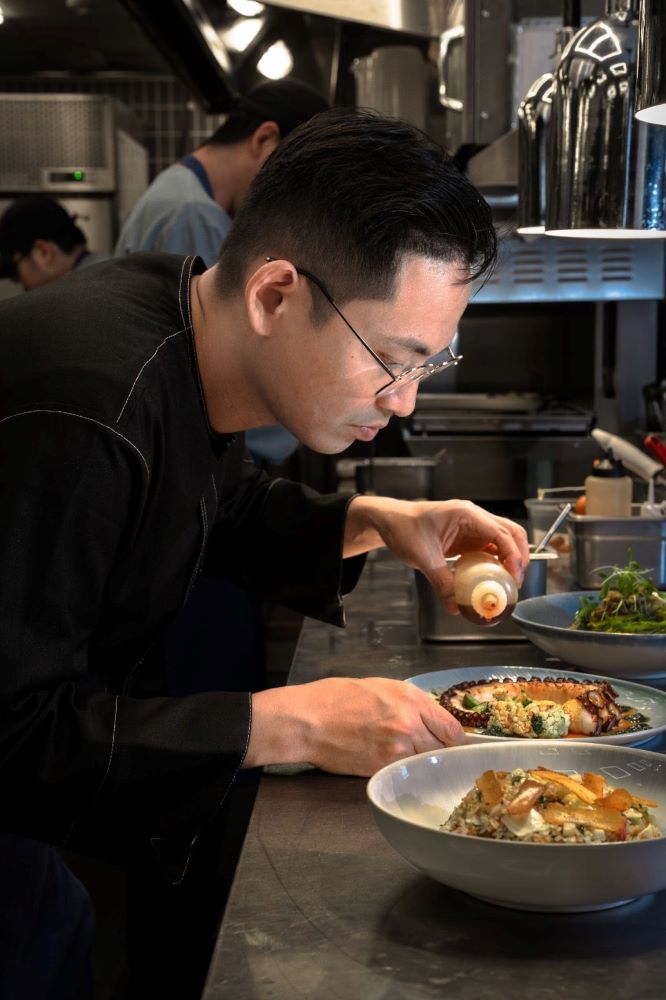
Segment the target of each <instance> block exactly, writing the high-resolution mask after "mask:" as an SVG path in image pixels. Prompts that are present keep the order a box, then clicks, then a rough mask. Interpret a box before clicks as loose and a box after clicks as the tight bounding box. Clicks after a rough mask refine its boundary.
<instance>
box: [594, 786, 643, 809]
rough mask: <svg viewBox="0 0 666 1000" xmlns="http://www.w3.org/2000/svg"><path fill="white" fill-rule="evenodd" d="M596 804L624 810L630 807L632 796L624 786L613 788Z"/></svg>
mask: <svg viewBox="0 0 666 1000" xmlns="http://www.w3.org/2000/svg"><path fill="white" fill-rule="evenodd" d="M597 804H598V805H600V806H604V807H605V808H606V809H617V811H618V812H624V810H625V809H631V807H632V805H633V804H634V798H633V795H632V794H631V793H630V792H628V791H627V790H626V788H614V789H613V791H612V792H611V793H610V794H609V795H605V796H604V797H603V799H599V800H598V803H597Z"/></svg>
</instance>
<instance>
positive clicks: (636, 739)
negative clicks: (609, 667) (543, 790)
mask: <svg viewBox="0 0 666 1000" xmlns="http://www.w3.org/2000/svg"><path fill="white" fill-rule="evenodd" d="M571 676H574V677H575V679H576V680H577V681H584V680H591V681H608V682H609V683H610V684H612V686H613V688H614V689H615V691H617V700H618V702H619V703H620V704H621V705H631V707H632V708H636V709H638V711H639V712H642V713H643V715H645V717H646V718H647V719H648V722H649V725H650V728H649V729H643V730H641V731H639V732H635V733H599V735H598V736H581V737H576V741H577V742H578V741H579V740H582V741H583V742H585V743H609V744H615V745H617V746H627V747H638V746H643V745H644V744H645V743H649V742H650V741H651V740H653V739H655V737H656V736H658V735H659V733H663V732H664V731H665V730H666V692H665V691H659V690H657V688H654V687H648V686H647V685H646V684H636V683H633V682H632V681H624V680H617V678H615V677H612V678H611V677H601V676H600V675H599V674H584V673H579V672H578V671H576V673H575V674H572V671H571V670H554V669H553V668H552V667H550V666H548V667H459V668H456V667H453V668H450V669H448V670H432V671H430V672H429V673H427V674H417V675H416V676H415V677H408V678H407V682H408V683H409V684H413V685H414V686H415V687H417V688H419V689H420V690H421V691H426V692H428V693H431V692H433V691H446V690H447V689H448V688H450V687H453V685H454V684H463V683H465V681H476V682H478V681H482V680H493V679H495V678H497V679H499V680H512V681H515V680H517V679H518V678H519V677H521V678H524V679H525V680H531V679H532V678H544V677H556V678H557V677H571ZM506 740H507V737H506V736H486V735H485V734H483V733H467V737H466V742H467V743H489V742H495V743H505V742H506ZM664 806H665V809H664V823H665V824H666V803H664Z"/></svg>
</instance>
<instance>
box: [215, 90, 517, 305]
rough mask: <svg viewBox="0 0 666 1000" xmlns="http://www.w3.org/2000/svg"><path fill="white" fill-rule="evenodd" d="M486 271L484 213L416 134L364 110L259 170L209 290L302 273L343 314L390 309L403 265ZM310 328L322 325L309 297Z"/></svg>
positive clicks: (284, 147)
mask: <svg viewBox="0 0 666 1000" xmlns="http://www.w3.org/2000/svg"><path fill="white" fill-rule="evenodd" d="M409 255H418V256H422V257H426V258H430V259H433V260H439V261H442V262H446V263H452V264H456V265H459V267H460V270H461V278H460V280H461V282H469V281H474V280H476V279H478V278H480V277H481V276H483V275H487V274H489V273H490V272H491V270H492V268H493V266H494V264H495V261H496V258H497V236H496V233H495V228H494V226H493V223H492V218H491V213H490V208H489V206H488V204H487V202H486V201H485V200H484V199H483V198H482V196H481V195H480V193H479V192H478V191H477V190H476V188H475V187H474V186H473V185H472V184H471V183H470V182H469V181H468V180H467V178H466V177H465V176H464V175H463V174H462V173H461V172H460V171H459V170H458V168H457V167H456V166H455V165H454V163H453V160H452V159H451V157H450V156H449V155H448V154H447V153H446V152H445V151H444V150H443V149H442V148H441V147H440V146H439V145H437V143H435V142H433V141H432V140H431V139H430V138H428V136H426V135H425V134H424V133H423V132H420V131H419V130H418V129H416V128H414V127H412V126H411V125H408V124H407V123H405V122H402V121H399V120H397V119H395V118H387V117H384V116H382V115H379V114H376V113H375V112H373V111H370V110H366V109H349V108H333V109H331V110H330V111H324V112H322V113H321V114H318V115H316V116H315V117H314V118H312V119H311V120H310V121H309V122H307V123H305V124H304V125H301V126H300V127H299V128H297V129H295V130H294V131H293V132H292V133H291V135H290V136H289V137H288V138H287V139H285V140H284V141H283V142H282V143H280V145H279V146H278V148H277V149H276V150H275V152H274V153H272V155H271V156H270V157H269V158H268V160H267V161H266V163H265V164H264V166H263V167H262V168H261V170H260V171H259V173H258V174H257V176H256V177H255V179H254V181H253V182H252V184H251V186H250V188H249V191H248V193H247V194H246V196H245V198H244V199H243V202H242V204H241V207H240V209H239V211H238V213H237V215H236V218H235V220H234V223H233V226H232V228H231V231H230V233H229V235H228V236H227V238H226V240H225V242H224V246H223V248H222V252H221V254H220V258H219V264H220V266H219V268H218V277H217V282H218V291H219V292H220V293H221V294H222V295H223V296H225V297H232V296H234V295H238V294H240V293H242V291H243V288H244V286H245V282H246V281H247V278H248V277H249V275H250V273H251V271H252V269H253V268H255V267H257V266H258V264H260V263H261V262H262V260H263V259H265V258H267V257H274V258H278V259H285V260H289V261H290V262H291V263H293V264H294V265H296V266H297V267H303V268H307V269H308V270H310V271H312V272H313V273H314V274H315V275H316V276H317V277H318V278H320V279H321V280H322V281H323V282H324V284H325V285H326V286H327V288H328V290H329V292H330V293H331V294H332V296H333V298H334V299H335V301H336V302H337V303H338V304H340V305H342V304H344V303H345V302H349V301H351V300H353V299H360V298H364V299H380V300H388V299H390V298H392V297H393V295H394V293H395V286H396V280H397V276H398V272H399V269H400V266H401V263H402V261H403V259H404V258H405V257H406V256H409ZM312 302H313V317H314V319H315V322H317V323H319V322H323V321H324V319H325V318H326V317H327V316H328V315H329V313H328V311H327V308H328V307H327V304H326V301H325V299H324V297H323V296H322V295H317V294H316V293H315V292H314V290H313V298H312Z"/></svg>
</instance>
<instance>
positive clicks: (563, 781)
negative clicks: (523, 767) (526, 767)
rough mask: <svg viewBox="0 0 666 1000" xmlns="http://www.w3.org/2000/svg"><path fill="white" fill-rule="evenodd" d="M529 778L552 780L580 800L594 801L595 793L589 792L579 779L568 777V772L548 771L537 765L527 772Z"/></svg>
mask: <svg viewBox="0 0 666 1000" xmlns="http://www.w3.org/2000/svg"><path fill="white" fill-rule="evenodd" d="M527 773H528V774H529V776H530V777H531V778H537V779H540V780H542V781H552V782H553V783H554V784H556V785H561V786H562V787H563V788H566V790H567V791H568V792H573V793H574V795H577V796H578V798H579V799H580V800H581V801H582V802H588V803H590V805H591V804H592V803H593V802H596V799H597V797H596V795H595V794H594V792H591V791H590V789H589V788H586V787H585V785H583V784H582V783H581V782H580V781H576V779H575V778H571V777H569V775H568V774H559V773H558V772H557V771H549V770H548V768H546V767H537V768H535V769H534V770H533V771H528V772H527Z"/></svg>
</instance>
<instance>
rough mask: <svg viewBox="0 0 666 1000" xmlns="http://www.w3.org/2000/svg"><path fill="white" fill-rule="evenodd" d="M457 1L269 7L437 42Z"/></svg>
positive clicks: (329, 1) (274, 1)
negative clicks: (433, 39) (335, 19)
mask: <svg viewBox="0 0 666 1000" xmlns="http://www.w3.org/2000/svg"><path fill="white" fill-rule="evenodd" d="M459 5H460V3H459V0H362V2H361V3H359V0H270V2H269V6H271V7H284V8H286V9H288V10H298V11H301V13H303V14H317V15H319V16H320V17H335V18H338V19H339V20H341V21H356V22H358V23H359V24H369V25H371V26H372V27H374V28H384V29H385V30H388V31H404V32H406V33H407V34H412V35H420V36H422V37H424V38H436V37H437V36H439V35H440V34H441V33H442V32H443V31H444V30H445V28H446V26H447V23H448V21H449V18H450V12H451V9H452V8H453V7H456V6H459Z"/></svg>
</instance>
